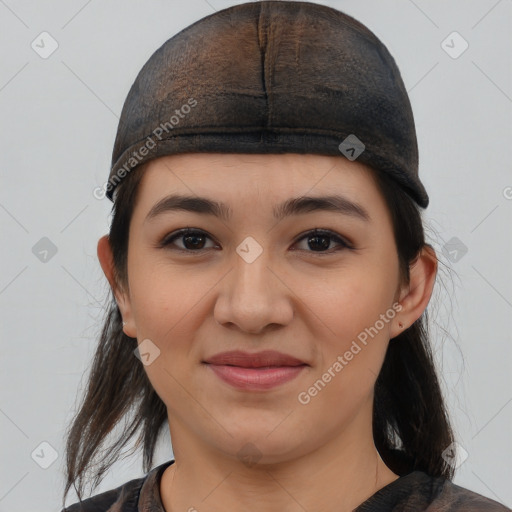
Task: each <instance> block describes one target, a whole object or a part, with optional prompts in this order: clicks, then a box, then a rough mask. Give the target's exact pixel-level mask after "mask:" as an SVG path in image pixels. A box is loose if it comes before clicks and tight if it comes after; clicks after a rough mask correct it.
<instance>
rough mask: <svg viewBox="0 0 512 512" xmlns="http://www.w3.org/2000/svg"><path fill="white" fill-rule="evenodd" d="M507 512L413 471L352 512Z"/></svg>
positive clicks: (439, 479)
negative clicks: (415, 511) (414, 511)
mask: <svg viewBox="0 0 512 512" xmlns="http://www.w3.org/2000/svg"><path fill="white" fill-rule="evenodd" d="M413 510H418V511H420V510H422V511H424V512H447V511H450V512H511V509H510V508H507V507H505V506H504V505H503V504H501V503H499V502H498V501H495V500H492V499H491V498H487V497H485V496H483V495H481V494H478V493H476V492H474V491H470V490H469V489H466V488H464V487H461V486H459V485H456V484H454V483H453V482H452V481H451V480H448V479H446V478H442V477H434V476H430V475H428V474H426V473H424V472H423V471H413V472H412V473H408V474H406V475H403V476H401V477H399V478H398V479H396V480H394V481H393V482H391V483H390V484H388V485H386V486H385V487H383V488H382V489H380V490H379V491H377V492H376V493H375V494H374V495H373V496H371V497H370V498H369V499H368V500H366V501H365V502H364V503H363V504H361V505H360V506H359V507H358V508H357V509H356V512H391V511H392V512H405V511H413Z"/></svg>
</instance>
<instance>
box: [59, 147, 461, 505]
mask: <svg viewBox="0 0 512 512" xmlns="http://www.w3.org/2000/svg"><path fill="white" fill-rule="evenodd" d="M340 158H342V157H340ZM144 168H145V165H141V166H139V167H138V168H136V169H134V170H132V171H131V172H130V174H129V175H127V176H126V178H125V179H124V180H123V182H122V183H121V184H120V185H119V187H118V191H117V195H116V198H115V203H114V206H113V209H112V211H113V218H112V224H111V228H110V233H109V239H110V244H111V247H112V251H113V258H114V266H115V278H116V282H117V283H118V284H119V285H120V286H121V287H122V288H124V289H127V287H128V275H127V252H128V236H129V227H130V220H131V217H132V213H133V210H134V207H135V204H136V199H137V191H138V188H139V187H138V185H139V182H140V179H141V176H142V174H143V171H144ZM374 177H375V179H376V183H377V185H378V187H379V189H380V191H381V192H382V194H383V197H384V198H385V201H386V203H387V206H388V208H389V211H390V213H391V219H392V223H393V230H394V237H395V242H396V248H397V253H398V257H399V262H400V270H401V275H402V279H403V280H404V281H405V282H407V281H408V279H409V265H410V263H411V262H413V261H414V259H415V258H416V257H417V255H418V253H419V251H420V250H421V249H422V248H423V247H424V246H425V245H427V244H426V242H425V236H424V230H423V222H422V218H421V212H420V210H419V207H418V206H417V204H416V203H415V202H414V201H413V200H412V199H411V198H410V197H409V196H408V195H407V193H406V192H404V190H403V189H402V188H401V187H399V186H397V185H396V183H395V182H394V181H393V180H392V179H391V178H390V177H389V176H388V175H386V174H384V173H381V172H375V173H374ZM136 347H137V340H136V339H135V338H130V337H128V336H127V335H126V334H124V332H123V328H122V318H121V314H120V311H119V308H118V306H117V303H116V301H115V298H114V295H113V293H112V292H111V294H110V303H109V308H108V309H107V311H106V317H105V321H104V325H103V330H102V332H101V335H100V339H99V343H98V346H97V349H96V353H95V355H94V359H93V362H92V368H91V370H90V374H89V378H88V385H87V391H86V393H85V396H84V397H83V400H82V402H81V404H80V407H79V409H78V411H77V413H76V415H75V417H74V418H73V420H72V422H71V423H70V425H69V427H68V430H67V432H66V436H67V442H66V464H67V468H66V485H65V490H64V496H63V506H64V502H65V498H66V496H67V493H68V492H69V489H70V488H71V486H73V487H74V488H75V491H76V492H77V495H78V497H79V500H80V501H82V495H83V490H84V482H85V481H88V480H89V478H88V476H87V473H88V472H89V471H91V472H92V475H91V478H90V480H92V484H93V489H94V488H95V487H96V486H97V485H98V484H99V483H100V482H101V480H102V479H103V476H104V474H105V472H106V471H107V470H108V469H109V467H110V466H111V465H112V464H113V463H114V462H115V461H116V460H117V459H118V458H119V456H120V454H121V450H122V448H123V447H124V446H126V445H127V443H128V442H129V440H130V439H131V438H132V437H133V436H134V435H135V434H136V433H137V432H138V438H137V441H136V448H138V447H139V446H140V445H141V444H142V446H143V466H144V467H143V470H144V472H145V473H147V472H148V471H149V470H150V469H151V466H152V462H153V456H154V450H155V445H156V443H157V440H158V438H159V435H160V433H161V430H162V428H163V427H167V409H166V406H165V404H164V403H163V402H162V400H161V399H160V397H159V396H158V395H157V393H156V392H155V390H154V389H153V387H152V385H151V383H150V382H149V379H148V377H147V375H146V372H145V370H144V368H143V365H142V364H140V361H139V360H138V359H137V358H136V357H134V353H133V352H134V350H135V349H136ZM126 417H129V418H131V419H130V421H128V422H126V421H125V426H124V428H123V429H122V431H121V432H120V433H119V434H118V435H117V436H116V438H115V439H113V440H112V441H111V442H110V443H107V437H108V435H109V434H110V433H111V432H112V430H113V429H114V427H116V426H117V425H119V424H120V422H121V420H122V419H125V418H126ZM373 435H374V441H375V446H376V447H377V449H378V451H379V453H380V455H381V457H382V459H383V460H384V462H385V463H386V465H388V466H389V467H390V468H391V470H392V471H394V472H395V473H397V474H399V475H403V474H407V473H409V472H411V471H414V470H419V471H424V472H425V473H427V474H429V475H431V476H442V477H445V478H447V479H452V478H453V474H454V469H453V467H452V466H450V465H449V464H448V463H447V462H446V461H445V460H444V459H443V456H442V452H443V450H445V449H446V448H447V447H448V446H449V445H450V444H451V443H452V442H453V439H454V438H453V432H452V429H451V426H450V422H449V418H448V414H447V410H446V407H445V404H444V400H443V397H442V393H441V389H440V385H439V381H438V377H437V374H436V370H435V365H434V361H433V357H432V352H431V348H430V343H429V333H428V331H427V312H426V311H425V312H424V313H423V315H422V316H421V317H420V318H419V319H418V320H417V321H416V322H414V324H413V325H412V326H410V327H409V328H408V329H406V330H405V331H404V332H403V333H401V334H400V335H399V336H397V337H396V338H394V339H393V340H391V341H390V343H389V347H388V350H387V353H386V356H385V359H384V363H383V365H382V369H381V372H380V374H379V376H378V378H377V381H376V384H375V393H374V408H373ZM104 444H106V449H105V450H103V451H102V452H101V453H100V452H99V450H100V448H101V447H102V445H104ZM96 459H97V460H98V463H97V464H94V462H95V460H96ZM93 468H94V469H93ZM77 482H78V488H77V486H76V484H77ZM91 492H92V490H91Z"/></svg>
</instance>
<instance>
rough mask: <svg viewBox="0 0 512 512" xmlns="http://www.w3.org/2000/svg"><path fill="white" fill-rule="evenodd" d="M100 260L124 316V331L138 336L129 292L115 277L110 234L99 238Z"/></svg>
mask: <svg viewBox="0 0 512 512" xmlns="http://www.w3.org/2000/svg"><path fill="white" fill-rule="evenodd" d="M97 253H98V260H99V262H100V265H101V268H102V270H103V273H104V274H105V277H106V278H107V280H108V282H109V284H110V288H111V289H112V292H113V293H114V296H115V298H116V302H117V305H118V307H119V310H120V312H121V316H122V317H123V331H124V333H125V334H126V335H127V336H130V337H132V338H134V337H136V334H135V325H134V322H133V318H132V314H131V305H130V300H129V298H128V297H127V294H126V293H125V292H124V291H123V290H122V289H121V287H120V286H119V285H118V283H117V282H116V279H115V273H114V257H113V254H112V248H111V246H110V240H109V238H108V235H104V236H102V237H101V238H100V239H99V240H98V248H97Z"/></svg>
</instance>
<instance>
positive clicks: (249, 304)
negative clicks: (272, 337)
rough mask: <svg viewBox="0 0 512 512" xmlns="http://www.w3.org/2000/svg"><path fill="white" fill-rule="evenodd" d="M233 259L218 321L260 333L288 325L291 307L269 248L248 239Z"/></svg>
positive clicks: (252, 238)
mask: <svg viewBox="0 0 512 512" xmlns="http://www.w3.org/2000/svg"><path fill="white" fill-rule="evenodd" d="M233 256H234V257H233V268H232V271H231V272H230V273H229V276H228V278H227V279H226V280H225V281H224V284H223V285H222V286H223V288H222V292H221V295H220V296H219V298H218V301H217V304H216V308H215V316H216V320H217V321H218V322H219V323H220V324H236V325H237V326H238V327H239V328H240V329H242V330H245V331H250V332H259V331H261V330H262V329H264V328H265V326H267V325H268V324H286V323H287V322H289V321H290V319H291V317H292V316H293V310H292V306H291V304H290V303H289V300H288V298H287V296H286V293H285V287H283V286H281V285H280V284H279V279H277V277H276V276H275V275H274V271H273V270H272V268H271V258H270V256H271V254H270V251H269V250H268V248H264V247H263V246H262V245H261V244H260V243H259V242H258V241H257V240H256V239H255V238H254V237H251V236H248V237H246V238H245V239H244V240H243V241H242V242H241V243H240V244H239V245H238V246H237V247H236V254H235V255H233Z"/></svg>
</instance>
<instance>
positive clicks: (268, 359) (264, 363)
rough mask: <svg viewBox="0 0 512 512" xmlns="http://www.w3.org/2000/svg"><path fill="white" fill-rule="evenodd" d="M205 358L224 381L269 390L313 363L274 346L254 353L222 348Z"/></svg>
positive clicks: (238, 385)
mask: <svg viewBox="0 0 512 512" xmlns="http://www.w3.org/2000/svg"><path fill="white" fill-rule="evenodd" d="M203 362H204V363H206V366H207V367H208V368H210V369H211V370H212V372H213V374H214V375H216V376H217V377H219V378H220V379H221V380H222V381H224V382H225V383H227V384H229V385H230V386H232V387H234V388H237V389H238V390H241V391H245V392H247V391H266V390H269V389H271V388H274V387H276V386H279V385H281V384H284V383H286V382H289V381H291V380H293V379H294V378H295V377H297V376H298V375H299V374H300V373H302V371H303V370H304V369H305V368H306V367H307V366H309V365H308V364H307V363H305V362H304V361H301V360H300V359H297V358H296V357H293V356H290V355H288V354H282V353H281V352H276V351H274V350H266V351H263V352H257V353H254V354H251V353H248V352H242V351H238V350H235V351H231V352H222V353H221V354H216V355H215V356H212V357H210V358H208V359H207V360H206V361H203Z"/></svg>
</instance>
